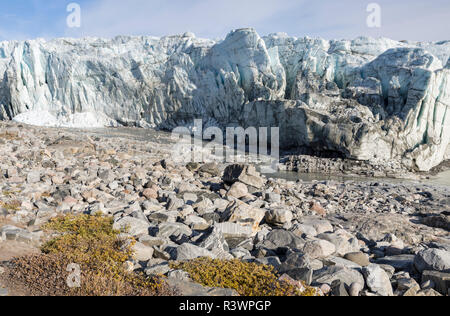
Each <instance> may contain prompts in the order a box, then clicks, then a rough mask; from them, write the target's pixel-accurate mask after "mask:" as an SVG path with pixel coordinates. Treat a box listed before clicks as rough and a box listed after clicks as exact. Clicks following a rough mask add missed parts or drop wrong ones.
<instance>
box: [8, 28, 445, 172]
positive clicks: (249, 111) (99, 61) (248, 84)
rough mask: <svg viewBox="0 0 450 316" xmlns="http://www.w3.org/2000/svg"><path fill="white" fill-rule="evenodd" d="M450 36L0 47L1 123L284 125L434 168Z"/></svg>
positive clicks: (327, 141)
mask: <svg viewBox="0 0 450 316" xmlns="http://www.w3.org/2000/svg"><path fill="white" fill-rule="evenodd" d="M449 56H450V41H444V42H432V43H431V42H429V43H428V42H427V43H425V42H423V43H420V42H405V41H402V42H398V41H394V40H389V39H386V38H380V39H371V38H363V37H361V38H357V39H355V40H332V41H328V40H323V39H312V38H308V37H306V38H294V37H289V36H288V35H286V34H281V33H277V34H271V35H269V36H265V37H260V36H259V35H258V34H257V32H256V31H255V30H253V29H239V30H234V31H232V32H230V33H229V34H228V36H227V37H226V38H225V39H223V40H220V41H212V40H207V39H200V38H196V37H195V36H194V35H193V34H191V33H186V34H184V35H177V36H167V37H162V38H156V37H143V36H141V37H128V36H120V37H115V38H113V39H99V38H85V39H67V38H63V39H55V40H50V41H46V40H43V39H37V40H29V41H8V42H1V43H0V119H4V120H6V119H14V120H16V121H19V122H22V123H28V124H34V125H45V126H61V127H102V126H121V125H122V126H139V127H155V128H164V129H171V128H174V127H177V126H180V125H188V124H191V123H192V121H193V120H194V119H203V120H204V122H208V124H210V125H211V124H213V125H217V126H219V127H222V128H224V127H226V126H243V127H249V126H255V127H259V126H262V127H280V134H281V135H280V144H281V146H282V147H286V148H287V147H308V148H312V149H314V150H315V151H335V152H338V153H340V154H341V155H343V156H345V157H348V158H351V159H358V160H369V161H374V162H376V161H395V162H398V163H401V164H403V165H404V166H406V167H408V168H411V169H415V170H421V171H427V170H430V169H431V168H433V167H434V166H436V165H438V164H439V163H441V162H442V161H443V160H446V159H450V146H449V142H450V114H449V106H450V80H449V78H450V61H449Z"/></svg>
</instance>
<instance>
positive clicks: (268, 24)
mask: <svg viewBox="0 0 450 316" xmlns="http://www.w3.org/2000/svg"><path fill="white" fill-rule="evenodd" d="M70 3H76V4H78V5H79V8H80V17H81V20H80V27H69V26H68V24H67V17H68V16H69V15H70V14H71V12H67V6H68V5H69V4H70ZM371 3H376V4H377V9H376V11H370V12H368V11H367V8H368V5H369V4H371ZM378 9H379V10H380V11H378ZM378 12H380V14H379V15H378ZM369 16H370V17H371V18H374V17H375V18H377V17H378V16H379V17H380V19H379V20H377V19H375V21H380V25H377V26H379V27H369V25H368V23H367V19H368V17H369ZM371 21H374V20H373V19H371ZM371 26H374V25H371ZM242 27H253V28H255V29H256V30H257V32H258V33H259V34H260V35H267V34H270V33H276V32H284V33H287V34H289V35H291V36H296V37H303V36H310V37H322V38H325V39H352V38H355V37H358V36H371V37H380V36H383V37H388V38H392V39H396V40H413V41H442V40H450V35H449V34H450V1H448V0H428V1H425V0H395V1H392V0H378V1H376V0H375V1H374V0H369V1H366V0H309V1H306V0H75V1H74V0H69V1H67V0H2V2H1V4H0V40H24V39H33V38H37V37H43V38H47V39H49V38H54V37H86V36H93V37H114V36H116V35H152V36H164V35H173V34H181V33H185V32H187V31H189V32H193V33H194V34H196V35H197V36H198V37H203V38H211V39H218V38H224V37H225V36H226V34H227V33H229V32H230V31H231V30H233V29H236V28H242Z"/></svg>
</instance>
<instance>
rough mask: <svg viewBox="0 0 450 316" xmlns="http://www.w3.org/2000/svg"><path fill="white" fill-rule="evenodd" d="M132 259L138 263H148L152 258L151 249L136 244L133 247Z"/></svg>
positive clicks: (138, 243)
mask: <svg viewBox="0 0 450 316" xmlns="http://www.w3.org/2000/svg"><path fill="white" fill-rule="evenodd" d="M133 251H134V257H135V258H136V260H138V261H148V260H150V259H151V258H153V252H154V250H153V248H152V247H149V246H146V245H144V244H142V243H140V242H137V243H136V244H135V245H134V246H133Z"/></svg>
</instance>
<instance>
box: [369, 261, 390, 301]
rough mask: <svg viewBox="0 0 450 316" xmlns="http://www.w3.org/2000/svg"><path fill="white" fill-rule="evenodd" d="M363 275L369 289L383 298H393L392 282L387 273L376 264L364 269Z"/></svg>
mask: <svg viewBox="0 0 450 316" xmlns="http://www.w3.org/2000/svg"><path fill="white" fill-rule="evenodd" d="M363 274H364V277H365V279H366V284H367V286H368V287H369V289H370V290H371V291H372V292H374V293H376V294H379V295H382V296H393V295H394V293H393V290H392V285H391V281H390V280H389V276H388V275H387V273H386V272H385V271H384V270H383V269H382V268H381V267H380V266H379V265H376V264H370V265H368V266H367V267H364V268H363Z"/></svg>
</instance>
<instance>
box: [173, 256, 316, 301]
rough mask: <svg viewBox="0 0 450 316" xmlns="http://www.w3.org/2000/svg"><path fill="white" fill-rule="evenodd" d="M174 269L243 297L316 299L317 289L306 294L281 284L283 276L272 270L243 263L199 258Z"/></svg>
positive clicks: (254, 264) (290, 285)
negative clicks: (280, 277)
mask: <svg viewBox="0 0 450 316" xmlns="http://www.w3.org/2000/svg"><path fill="white" fill-rule="evenodd" d="M171 267H172V268H173V269H180V270H184V271H186V272H188V273H189V275H190V277H191V278H192V279H193V280H194V281H195V282H197V283H199V284H202V285H203V286H208V287H220V288H228V289H234V290H236V291H237V292H238V293H239V295H243V296H315V295H316V291H315V290H314V289H313V288H310V287H306V289H307V290H306V291H305V292H302V293H301V292H300V291H299V289H298V288H297V287H296V286H295V285H292V284H289V283H287V282H283V281H279V276H278V275H277V273H276V272H275V271H274V269H273V268H272V267H271V266H267V265H261V264H256V263H248V262H242V261H240V260H237V259H235V260H213V259H210V258H198V259H194V260H190V261H184V262H178V263H172V264H171Z"/></svg>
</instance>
